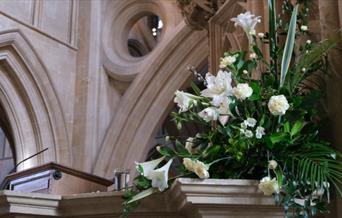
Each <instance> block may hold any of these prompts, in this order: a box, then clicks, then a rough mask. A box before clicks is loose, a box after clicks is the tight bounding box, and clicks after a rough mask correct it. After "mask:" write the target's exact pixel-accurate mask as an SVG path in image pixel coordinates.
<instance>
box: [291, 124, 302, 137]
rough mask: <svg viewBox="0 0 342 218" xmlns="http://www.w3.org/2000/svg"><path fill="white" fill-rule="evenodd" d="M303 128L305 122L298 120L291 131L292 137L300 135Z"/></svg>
mask: <svg viewBox="0 0 342 218" xmlns="http://www.w3.org/2000/svg"><path fill="white" fill-rule="evenodd" d="M302 128H303V122H302V121H300V120H297V121H296V123H295V124H294V125H293V127H292V129H291V133H290V135H291V137H292V136H294V135H296V134H297V133H299V132H300V130H301V129H302Z"/></svg>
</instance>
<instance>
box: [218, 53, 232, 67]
mask: <svg viewBox="0 0 342 218" xmlns="http://www.w3.org/2000/svg"><path fill="white" fill-rule="evenodd" d="M235 61H236V57H235V56H234V55H232V56H227V57H223V58H221V61H220V68H225V67H227V66H228V65H231V64H234V63H235Z"/></svg>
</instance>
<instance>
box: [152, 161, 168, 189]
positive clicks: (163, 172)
mask: <svg viewBox="0 0 342 218" xmlns="http://www.w3.org/2000/svg"><path fill="white" fill-rule="evenodd" d="M172 161H173V159H170V160H169V161H168V162H167V163H166V164H165V165H164V166H163V167H161V168H159V169H156V170H153V171H152V172H151V173H150V175H149V177H148V179H150V180H152V187H153V188H158V190H159V191H161V192H162V191H164V190H165V189H167V188H168V184H167V182H168V179H169V169H170V166H171V164H172Z"/></svg>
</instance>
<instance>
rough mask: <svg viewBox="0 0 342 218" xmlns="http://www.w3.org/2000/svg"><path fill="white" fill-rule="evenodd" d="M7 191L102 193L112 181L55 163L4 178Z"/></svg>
mask: <svg viewBox="0 0 342 218" xmlns="http://www.w3.org/2000/svg"><path fill="white" fill-rule="evenodd" d="M5 179H6V182H7V184H8V189H10V190H13V191H20V192H37V193H49V194H59V195H63V194H78V193H89V192H98V191H100V192H103V191H107V188H108V187H109V186H111V185H112V184H113V181H110V180H107V179H104V178H101V177H98V176H95V175H92V174H89V173H85V172H81V171H78V170H75V169H72V168H69V167H66V166H62V165H59V164H56V163H48V164H44V165H41V166H37V167H34V168H30V169H27V170H24V171H20V172H17V173H13V174H10V175H8V176H6V178H5Z"/></svg>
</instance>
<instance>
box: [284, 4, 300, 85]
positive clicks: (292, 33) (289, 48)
mask: <svg viewBox="0 0 342 218" xmlns="http://www.w3.org/2000/svg"><path fill="white" fill-rule="evenodd" d="M297 13H298V5H296V7H295V8H294V10H293V12H292V16H291V21H290V26H289V29H288V33H287V38H286V43H285V48H284V53H283V58H282V61H281V71H280V87H282V86H283V85H284V82H285V79H286V74H287V71H288V70H289V67H290V62H291V59H292V52H293V47H294V44H295V37H296V28H297Z"/></svg>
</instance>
